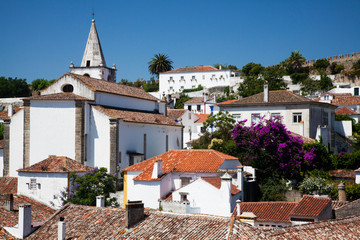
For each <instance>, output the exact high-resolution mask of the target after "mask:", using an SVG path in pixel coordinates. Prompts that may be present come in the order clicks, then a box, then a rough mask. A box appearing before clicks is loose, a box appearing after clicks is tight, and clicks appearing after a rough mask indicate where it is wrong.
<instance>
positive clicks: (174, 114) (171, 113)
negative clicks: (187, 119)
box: [167, 109, 187, 121]
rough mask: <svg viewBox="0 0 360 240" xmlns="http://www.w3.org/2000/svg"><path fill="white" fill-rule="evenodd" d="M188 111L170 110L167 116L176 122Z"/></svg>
mask: <svg viewBox="0 0 360 240" xmlns="http://www.w3.org/2000/svg"><path fill="white" fill-rule="evenodd" d="M186 111H187V110H186V109H168V110H167V116H168V117H169V118H170V119H172V120H174V121H175V120H178V119H179V118H180V117H181V116H182V115H184V113H185V112H186Z"/></svg>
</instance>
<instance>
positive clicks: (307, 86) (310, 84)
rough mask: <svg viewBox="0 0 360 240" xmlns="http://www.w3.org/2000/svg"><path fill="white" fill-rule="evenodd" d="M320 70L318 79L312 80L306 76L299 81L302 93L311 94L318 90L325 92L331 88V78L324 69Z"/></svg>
mask: <svg viewBox="0 0 360 240" xmlns="http://www.w3.org/2000/svg"><path fill="white" fill-rule="evenodd" d="M320 72H321V76H320V80H314V79H312V78H310V77H308V78H306V79H303V80H302V81H301V91H302V92H303V95H313V94H315V93H316V92H318V91H322V92H326V91H328V90H330V89H332V88H333V84H332V81H331V79H330V78H329V77H328V76H327V75H326V74H325V72H324V71H320Z"/></svg>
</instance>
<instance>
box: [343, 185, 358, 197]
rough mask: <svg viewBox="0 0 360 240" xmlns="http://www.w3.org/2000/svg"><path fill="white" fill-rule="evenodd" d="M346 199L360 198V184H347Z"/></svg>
mask: <svg viewBox="0 0 360 240" xmlns="http://www.w3.org/2000/svg"><path fill="white" fill-rule="evenodd" d="M345 192H346V200H348V201H354V200H356V199H359V198H360V184H352V185H346V186H345Z"/></svg>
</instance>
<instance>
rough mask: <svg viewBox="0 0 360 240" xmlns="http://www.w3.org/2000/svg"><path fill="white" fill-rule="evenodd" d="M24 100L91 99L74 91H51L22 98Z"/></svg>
mask: <svg viewBox="0 0 360 240" xmlns="http://www.w3.org/2000/svg"><path fill="white" fill-rule="evenodd" d="M24 100H45V101H46V100H55V101H75V100H80V101H93V100H91V99H88V98H84V97H82V96H79V95H76V94H74V93H68V92H63V93H53V94H46V95H37V96H32V97H28V98H24Z"/></svg>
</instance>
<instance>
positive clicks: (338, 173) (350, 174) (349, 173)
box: [329, 169, 356, 179]
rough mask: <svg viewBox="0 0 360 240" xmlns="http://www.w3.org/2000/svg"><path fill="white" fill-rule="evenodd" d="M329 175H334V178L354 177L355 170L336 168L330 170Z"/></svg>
mask: <svg viewBox="0 0 360 240" xmlns="http://www.w3.org/2000/svg"><path fill="white" fill-rule="evenodd" d="M329 175H330V176H331V177H335V178H351V179H355V176H356V173H355V171H352V170H350V171H348V170H343V169H338V170H330V171H329Z"/></svg>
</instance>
